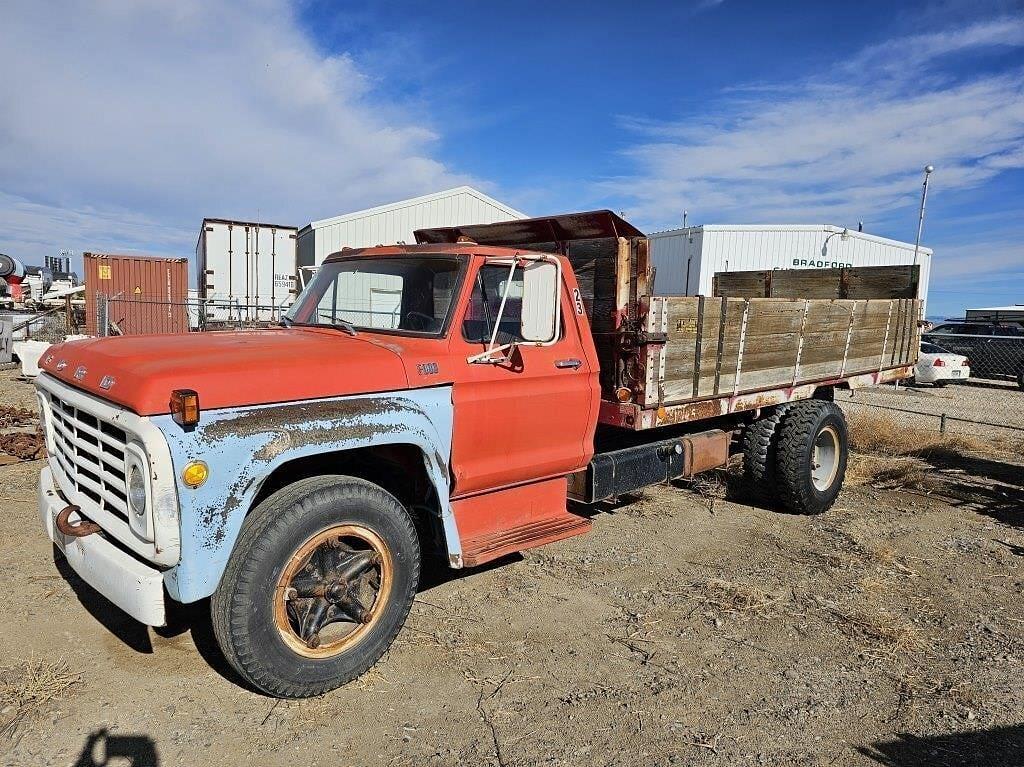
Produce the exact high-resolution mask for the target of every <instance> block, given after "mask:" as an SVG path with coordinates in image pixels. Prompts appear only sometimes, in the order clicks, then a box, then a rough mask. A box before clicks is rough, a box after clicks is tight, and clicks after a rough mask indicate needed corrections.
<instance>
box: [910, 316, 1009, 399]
mask: <svg viewBox="0 0 1024 767" xmlns="http://www.w3.org/2000/svg"><path fill="white" fill-rule="evenodd" d="M921 338H922V340H924V341H928V342H930V343H933V344H937V345H939V346H941V347H943V348H944V349H948V350H949V351H951V352H953V353H955V354H963V355H966V356H967V357H968V359H970V361H971V375H972V376H974V377H977V378H1003V379H1006V378H1008V379H1011V380H1014V381H1016V382H1017V385H1018V386H1019V387H1020V388H1021V389H1024V324H1022V323H1020V322H986V321H985V320H946V322H943V323H941V324H939V325H936V326H935V327H934V328H932V329H931V330H929V331H928V332H926V333H924V334H922V336H921Z"/></svg>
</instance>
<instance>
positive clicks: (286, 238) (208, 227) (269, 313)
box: [196, 218, 298, 322]
mask: <svg viewBox="0 0 1024 767" xmlns="http://www.w3.org/2000/svg"><path fill="white" fill-rule="evenodd" d="M297 232H298V230H297V228H296V227H294V226H282V225H280V224H266V223H261V222H254V221H232V220H229V219H220V218H206V219H203V225H202V227H201V228H200V230H199V239H198V241H197V242H196V288H197V291H198V295H199V299H200V302H201V303H202V304H204V305H205V312H206V318H207V319H208V320H213V321H243V322H246V321H248V322H255V321H262V322H272V321H275V320H278V319H280V317H281V314H282V313H283V312H284V311H285V310H286V309H287V308H288V307H289V306H290V305H291V303H292V301H293V300H294V299H295V293H296V282H295V277H296V274H295V272H296V259H295V240H296V234H297Z"/></svg>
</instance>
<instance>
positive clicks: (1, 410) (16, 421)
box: [0, 405, 37, 428]
mask: <svg viewBox="0 0 1024 767" xmlns="http://www.w3.org/2000/svg"><path fill="white" fill-rule="evenodd" d="M36 420H37V417H36V414H35V413H33V412H32V411H31V410H29V409H28V408H25V407H11V406H10V405H0V427H2V428H7V427H10V426H28V425H29V424H32V423H35V422H36Z"/></svg>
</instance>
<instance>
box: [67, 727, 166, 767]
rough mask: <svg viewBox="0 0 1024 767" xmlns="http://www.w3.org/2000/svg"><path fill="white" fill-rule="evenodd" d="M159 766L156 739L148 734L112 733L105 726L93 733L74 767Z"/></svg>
mask: <svg viewBox="0 0 1024 767" xmlns="http://www.w3.org/2000/svg"><path fill="white" fill-rule="evenodd" d="M115 764H116V765H119V767H120V766H121V765H123V766H124V767H157V766H158V765H159V764H160V759H159V757H158V756H157V751H156V741H154V740H153V739H152V738H150V737H149V736H148V735H111V734H110V732H109V731H108V730H107V729H106V728H104V729H102V730H96V731H95V732H93V733H91V734H90V735H89V737H88V738H87V739H86V741H85V744H84V745H83V746H82V752H81V753H80V754H79V755H78V758H77V759H76V760H75V763H74V767H106V765H115Z"/></svg>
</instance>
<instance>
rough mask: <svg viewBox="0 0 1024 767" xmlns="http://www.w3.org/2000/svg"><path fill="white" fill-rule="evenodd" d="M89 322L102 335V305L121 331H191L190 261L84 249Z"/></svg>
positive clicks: (89, 329)
mask: <svg viewBox="0 0 1024 767" xmlns="http://www.w3.org/2000/svg"><path fill="white" fill-rule="evenodd" d="M82 262H83V266H84V271H85V321H86V333H88V334H89V335H106V333H100V332H99V331H100V330H101V328H100V327H99V323H98V321H97V320H98V317H99V309H100V305H101V303H105V305H106V310H105V311H106V315H107V319H108V322H109V323H111V324H113V325H115V326H116V328H117V329H118V330H119V331H120V332H121V334H123V335H150V334H153V333H187V332H188V312H187V311H186V306H185V302H186V299H187V298H188V259H187V258H149V257H146V256H119V255H110V254H105V253H84V254H83V255H82Z"/></svg>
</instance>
